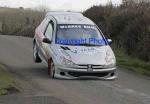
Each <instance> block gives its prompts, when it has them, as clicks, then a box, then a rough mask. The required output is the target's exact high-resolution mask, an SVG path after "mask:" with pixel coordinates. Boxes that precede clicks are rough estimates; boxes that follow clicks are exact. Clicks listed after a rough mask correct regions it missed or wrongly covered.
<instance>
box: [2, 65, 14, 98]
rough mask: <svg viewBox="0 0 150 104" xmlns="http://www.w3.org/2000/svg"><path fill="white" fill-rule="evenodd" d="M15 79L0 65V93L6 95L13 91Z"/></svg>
mask: <svg viewBox="0 0 150 104" xmlns="http://www.w3.org/2000/svg"><path fill="white" fill-rule="evenodd" d="M14 84H15V80H14V78H13V76H12V75H11V74H10V73H8V72H7V71H5V70H4V66H2V65H0V95H7V94H10V93H12V92H14V91H15V90H16V89H15V88H14Z"/></svg>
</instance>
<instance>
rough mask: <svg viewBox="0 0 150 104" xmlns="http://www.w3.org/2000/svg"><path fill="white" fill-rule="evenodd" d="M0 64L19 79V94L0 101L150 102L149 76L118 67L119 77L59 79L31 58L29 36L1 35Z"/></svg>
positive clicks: (67, 103)
mask: <svg viewBox="0 0 150 104" xmlns="http://www.w3.org/2000/svg"><path fill="white" fill-rule="evenodd" d="M0 63H2V64H5V65H6V66H7V67H8V70H9V71H10V72H11V73H12V74H13V75H14V76H15V77H16V78H17V79H18V81H19V84H18V85H19V88H20V89H21V93H19V94H13V95H9V96H2V97H0V104H150V78H148V77H145V76H142V75H138V74H135V73H133V72H131V71H128V70H122V69H120V68H118V79H117V80H115V81H102V80H90V79H89V80H59V79H51V78H50V77H49V76H48V75H47V66H46V65H45V64H44V63H41V64H35V63H34V62H33V59H32V39H30V38H24V37H14V36H0Z"/></svg>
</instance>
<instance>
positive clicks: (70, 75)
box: [55, 65, 117, 80]
mask: <svg viewBox="0 0 150 104" xmlns="http://www.w3.org/2000/svg"><path fill="white" fill-rule="evenodd" d="M116 77H117V76H116V67H113V68H100V69H92V70H88V69H87V68H84V69H83V68H79V67H64V66H59V65H57V66H56V65H55V78H64V79H81V78H96V79H104V80H113V79H116Z"/></svg>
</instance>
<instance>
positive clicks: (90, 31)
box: [56, 24, 106, 46]
mask: <svg viewBox="0 0 150 104" xmlns="http://www.w3.org/2000/svg"><path fill="white" fill-rule="evenodd" d="M57 27H58V28H57V35H56V44H63V45H83V46H84V45H90V46H91V45H92V46H93V45H94V46H95V45H106V42H105V40H104V38H103V37H102V35H101V34H100V32H99V30H98V29H97V27H96V26H95V25H63V24H61V25H58V26H57Z"/></svg>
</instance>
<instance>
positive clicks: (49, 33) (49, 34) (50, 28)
mask: <svg viewBox="0 0 150 104" xmlns="http://www.w3.org/2000/svg"><path fill="white" fill-rule="evenodd" d="M52 35H53V25H52V23H49V24H48V26H47V28H46V31H45V37H46V38H48V39H49V40H52Z"/></svg>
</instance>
